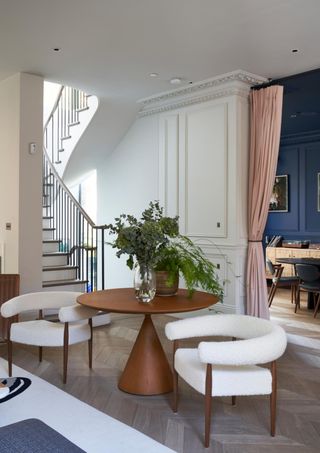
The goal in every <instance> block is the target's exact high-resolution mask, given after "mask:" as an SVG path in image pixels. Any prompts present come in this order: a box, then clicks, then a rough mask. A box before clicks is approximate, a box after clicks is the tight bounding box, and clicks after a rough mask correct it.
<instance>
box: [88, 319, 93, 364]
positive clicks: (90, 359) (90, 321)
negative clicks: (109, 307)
mask: <svg viewBox="0 0 320 453" xmlns="http://www.w3.org/2000/svg"><path fill="white" fill-rule="evenodd" d="M89 326H90V339H89V341H88V348H89V368H90V369H91V368H92V335H93V329H92V318H90V319H89Z"/></svg>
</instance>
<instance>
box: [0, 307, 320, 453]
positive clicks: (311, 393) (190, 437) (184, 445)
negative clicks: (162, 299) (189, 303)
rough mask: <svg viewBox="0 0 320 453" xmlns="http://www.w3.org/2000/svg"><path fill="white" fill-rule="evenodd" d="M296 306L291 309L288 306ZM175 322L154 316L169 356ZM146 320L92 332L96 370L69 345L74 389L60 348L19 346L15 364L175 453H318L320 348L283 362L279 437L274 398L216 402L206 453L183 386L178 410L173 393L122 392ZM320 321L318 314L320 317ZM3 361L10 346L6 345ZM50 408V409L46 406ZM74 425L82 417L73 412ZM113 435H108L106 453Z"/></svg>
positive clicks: (80, 349)
mask: <svg viewBox="0 0 320 453" xmlns="http://www.w3.org/2000/svg"><path fill="white" fill-rule="evenodd" d="M290 309H291V307H290ZM169 320H170V318H169V317H166V316H157V317H154V323H155V325H156V328H157V330H158V332H159V336H160V338H161V341H162V343H163V345H164V348H165V350H166V351H167V353H168V356H170V359H171V344H170V342H169V341H167V340H166V339H165V338H164V334H163V326H164V325H165V323H166V322H167V321H169ZM141 322H142V318H141V317H140V316H134V315H114V316H113V318H112V324H111V325H110V326H108V327H99V328H96V329H95V332H94V369H93V370H92V371H89V369H88V368H87V348H86V345H85V344H80V345H75V346H72V347H71V348H70V359H69V374H68V384H67V385H65V386H64V385H63V384H62V382H61V368H62V367H61V365H62V363H61V362H62V354H61V352H62V351H61V350H60V349H55V348H52V349H51V348H50V349H49V348H47V349H45V350H44V360H43V362H42V363H41V364H39V362H38V360H37V350H36V349H35V348H32V347H21V346H18V345H16V346H15V349H14V362H15V363H16V364H17V365H19V366H21V367H22V368H24V369H27V370H28V371H30V372H32V373H34V374H36V375H38V376H40V377H42V378H43V379H45V380H47V381H48V382H51V383H52V384H54V385H56V386H57V387H59V388H61V389H64V390H65V391H67V392H68V393H70V394H72V395H74V396H75V397H77V398H79V399H80V400H82V401H85V402H87V403H88V404H90V405H92V406H94V407H96V408H97V409H99V410H101V411H103V412H105V413H107V414H109V415H111V416H112V417H114V418H116V419H118V420H120V421H122V422H124V423H126V424H128V425H130V426H132V427H133V428H135V429H137V430H139V431H141V432H143V433H145V434H147V435H148V436H150V437H152V438H154V439H156V440H157V441H159V442H161V443H163V444H165V445H167V446H168V447H170V448H172V449H173V450H175V451H177V452H184V453H198V452H205V451H207V452H215V453H264V452H276V453H295V452H299V453H302V452H310V453H311V452H312V453H313V452H314V453H316V452H319V445H320V398H319V389H320V373H319V368H320V351H319V350H316V349H310V348H306V347H303V346H295V345H290V344H289V346H288V349H287V352H286V354H285V355H284V357H283V358H282V359H281V360H280V361H279V365H278V374H279V393H278V422H277V435H276V437H275V438H271V437H270V435H269V400H268V397H243V398H238V401H237V405H236V407H232V406H231V401H230V400H229V399H228V398H216V399H214V400H213V419H212V436H211V447H210V448H209V449H207V450H206V449H204V448H203V444H202V439H203V398H202V397H201V396H200V395H198V394H197V393H196V392H195V391H194V390H193V389H191V388H190V387H188V386H187V385H186V384H184V383H183V382H181V381H180V393H181V398H180V405H179V412H178V414H177V415H174V414H173V413H172V411H171V408H170V403H171V396H172V395H171V394H168V395H161V396H155V397H138V396H134V395H129V394H126V393H123V392H121V391H120V390H118V388H117V381H118V378H119V376H120V374H121V370H122V369H123V367H124V365H125V363H126V360H127V357H128V354H129V352H130V350H131V347H132V344H133V342H134V339H135V337H136V335H137V332H138V329H139V326H140V324H141ZM319 323H320V315H319ZM0 355H1V356H3V357H5V355H6V353H5V347H4V346H0ZM48 410H50V408H48ZM71 415H72V416H73V417H74V419H75V423H76V418H77V414H71ZM107 443H108V433H106V447H105V449H104V450H102V453H104V452H107V451H108V450H107Z"/></svg>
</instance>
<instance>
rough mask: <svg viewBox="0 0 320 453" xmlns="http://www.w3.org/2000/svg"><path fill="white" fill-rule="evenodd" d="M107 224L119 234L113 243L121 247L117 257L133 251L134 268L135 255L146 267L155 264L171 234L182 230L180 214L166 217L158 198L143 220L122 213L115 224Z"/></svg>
mask: <svg viewBox="0 0 320 453" xmlns="http://www.w3.org/2000/svg"><path fill="white" fill-rule="evenodd" d="M107 228H108V229H109V231H110V233H111V234H114V235H116V239H115V240H114V241H113V242H112V243H110V244H111V245H112V247H113V248H116V249H118V251H117V253H116V255H117V257H118V258H120V256H121V255H123V254H127V255H129V258H128V260H127V265H128V266H129V267H130V269H132V268H133V264H134V258H135V259H136V261H137V262H138V263H139V265H140V267H142V268H145V267H147V266H155V263H156V257H157V250H158V248H159V247H164V246H165V245H167V244H168V243H169V238H170V237H175V236H177V235H178V233H179V227H178V217H174V218H171V217H164V216H163V208H161V207H160V206H159V202H158V201H156V202H154V203H153V202H151V203H150V204H149V208H147V209H145V210H144V211H143V213H142V216H141V219H140V220H138V219H136V217H134V216H132V215H127V214H121V215H120V217H117V218H116V219H115V224H114V225H112V224H110V225H107Z"/></svg>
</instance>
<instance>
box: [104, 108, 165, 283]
mask: <svg viewBox="0 0 320 453" xmlns="http://www.w3.org/2000/svg"><path fill="white" fill-rule="evenodd" d="M158 129H159V118H158V115H154V116H150V117H147V118H141V119H138V120H136V121H135V122H134V124H133V126H132V127H131V128H130V129H129V131H128V133H127V134H126V135H125V137H124V138H123V140H122V141H121V143H120V144H119V146H118V147H117V148H116V149H115V150H114V152H113V153H112V154H111V155H109V156H108V157H107V158H106V159H105V161H104V163H103V164H102V165H101V166H100V167H99V168H98V173H97V176H98V224H104V223H111V222H113V220H114V218H115V217H117V216H119V214H122V213H128V214H129V213H130V214H133V215H136V216H140V214H141V212H142V211H143V210H144V209H145V208H146V207H147V205H148V204H149V202H150V201H153V200H156V199H158V197H159V194H158V159H159V149H158V148H159V145H158V142H159V137H158V135H159V130H158ZM109 239H111V237H110V238H107V240H109ZM105 250H106V253H107V262H106V287H107V288H111V287H119V286H127V287H130V286H132V281H133V275H132V272H131V271H130V270H129V269H128V268H127V267H126V265H125V259H124V258H123V259H121V260H119V259H118V258H116V257H115V255H114V250H113V249H112V248H111V247H110V246H106V248H105Z"/></svg>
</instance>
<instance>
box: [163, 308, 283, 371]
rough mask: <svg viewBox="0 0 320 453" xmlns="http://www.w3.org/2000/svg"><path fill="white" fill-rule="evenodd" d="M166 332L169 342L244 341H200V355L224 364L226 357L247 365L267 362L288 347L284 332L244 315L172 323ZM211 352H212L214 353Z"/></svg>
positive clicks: (258, 319)
mask: <svg viewBox="0 0 320 453" xmlns="http://www.w3.org/2000/svg"><path fill="white" fill-rule="evenodd" d="M165 332H166V335H167V337H168V338H169V339H170V340H176V339H182V338H192V337H202V336H210V335H211V336H226V337H236V338H239V339H242V340H245V341H237V342H230V341H227V342H219V343H215V342H210V341H209V342H201V343H200V345H199V354H200V356H202V355H203V356H206V355H207V351H208V350H211V352H212V353H213V354H214V356H215V361H216V362H215V363H217V364H219V363H224V364H225V360H226V354H229V353H230V352H231V355H232V363H234V360H235V359H234V357H238V359H237V360H240V358H241V357H243V359H244V360H245V361H246V362H247V363H248V362H249V363H268V362H271V361H273V360H276V359H277V358H278V357H280V356H281V355H282V354H283V353H284V351H285V349H286V346H287V338H286V334H285V332H284V330H283V329H282V328H281V327H280V326H278V325H276V324H274V323H272V322H271V321H268V320H265V319H260V318H255V317H253V316H245V315H205V316H198V317H194V318H187V319H182V320H179V321H173V322H170V323H168V324H167V325H166V327H165ZM213 349H214V351H213Z"/></svg>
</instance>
